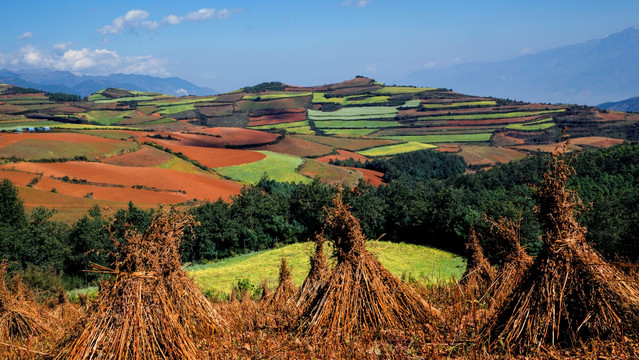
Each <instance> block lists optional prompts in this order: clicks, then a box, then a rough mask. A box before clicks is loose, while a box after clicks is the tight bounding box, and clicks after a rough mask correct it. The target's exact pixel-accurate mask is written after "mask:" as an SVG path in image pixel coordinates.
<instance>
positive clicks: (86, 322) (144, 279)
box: [53, 211, 221, 360]
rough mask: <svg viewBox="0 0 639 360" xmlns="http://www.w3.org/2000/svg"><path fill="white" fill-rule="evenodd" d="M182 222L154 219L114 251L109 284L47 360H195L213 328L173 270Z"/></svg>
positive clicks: (199, 299)
mask: <svg viewBox="0 0 639 360" xmlns="http://www.w3.org/2000/svg"><path fill="white" fill-rule="evenodd" d="M192 223H193V219H192V218H191V217H190V216H186V215H184V214H180V213H177V212H175V211H161V212H160V213H159V215H157V216H156V217H155V218H154V220H153V222H152V224H151V226H150V227H149V229H148V230H147V231H146V232H145V233H144V234H139V233H135V232H129V233H127V235H126V236H125V241H124V243H122V244H119V249H120V256H119V257H118V259H116V261H115V263H114V264H113V265H114V269H113V270H111V269H107V268H101V271H102V272H105V273H110V274H112V278H111V279H108V280H103V281H102V282H101V284H100V292H99V294H98V298H97V299H96V300H95V301H94V302H93V303H92V304H91V307H90V309H89V312H88V315H87V316H85V317H84V318H83V319H81V320H80V321H79V322H78V324H77V325H76V326H75V327H74V328H73V329H72V330H71V331H70V332H69V333H68V334H67V336H66V337H65V339H64V340H63V341H61V342H60V343H59V344H58V346H57V348H56V351H55V352H54V354H53V358H55V359H176V360H177V359H198V358H200V355H199V350H198V348H197V345H198V344H197V343H198V341H199V340H201V339H202V338H203V337H205V336H206V337H208V336H210V335H211V334H212V333H213V332H214V330H215V328H216V327H218V326H219V325H220V323H221V320H220V319H219V318H218V316H217V314H216V312H215V311H214V309H213V308H212V306H211V305H210V303H209V302H208V301H207V300H206V298H205V297H204V296H203V295H202V293H201V292H200V291H199V290H198V289H197V287H196V285H195V283H194V282H193V281H192V280H191V279H190V278H189V277H188V276H187V275H186V273H185V272H184V271H183V270H182V268H181V263H180V255H179V251H178V250H179V243H180V240H181V237H182V234H183V230H184V227H185V226H187V225H190V224H192Z"/></svg>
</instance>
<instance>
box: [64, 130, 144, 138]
mask: <svg viewBox="0 0 639 360" xmlns="http://www.w3.org/2000/svg"><path fill="white" fill-rule="evenodd" d="M69 132H73V133H76V134H85V135H93V136H98V137H102V138H106V139H113V140H127V139H129V138H130V137H132V135H130V134H127V133H125V132H122V131H117V130H102V131H94V130H75V131H73V130H72V131H69Z"/></svg>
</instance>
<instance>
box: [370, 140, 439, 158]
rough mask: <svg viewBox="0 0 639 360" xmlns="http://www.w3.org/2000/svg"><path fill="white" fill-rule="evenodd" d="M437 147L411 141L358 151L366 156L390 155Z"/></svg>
mask: <svg viewBox="0 0 639 360" xmlns="http://www.w3.org/2000/svg"><path fill="white" fill-rule="evenodd" d="M435 147H436V146H435V145H429V144H423V143H420V142H414V141H409V142H407V143H404V144H395V145H387V146H379V147H376V148H372V149H368V150H363V151H358V153H359V154H361V155H364V156H388V155H395V154H402V153H407V152H411V151H417V150H425V149H432V148H435Z"/></svg>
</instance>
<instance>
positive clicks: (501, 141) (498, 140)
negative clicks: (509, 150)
mask: <svg viewBox="0 0 639 360" xmlns="http://www.w3.org/2000/svg"><path fill="white" fill-rule="evenodd" d="M525 143H526V142H525V141H524V140H522V139H518V138H516V137H513V136H510V133H501V132H500V133H496V134H495V135H493V144H494V145H495V146H512V145H524V144H525Z"/></svg>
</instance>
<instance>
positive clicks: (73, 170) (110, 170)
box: [2, 161, 241, 200]
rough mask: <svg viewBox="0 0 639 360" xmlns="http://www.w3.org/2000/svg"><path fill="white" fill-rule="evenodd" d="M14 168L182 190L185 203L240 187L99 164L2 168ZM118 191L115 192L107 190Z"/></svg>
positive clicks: (166, 171) (209, 179) (184, 175)
mask: <svg viewBox="0 0 639 360" xmlns="http://www.w3.org/2000/svg"><path fill="white" fill-rule="evenodd" d="M12 167H15V168H16V169H18V170H23V171H29V172H42V173H43V174H44V176H46V177H48V176H55V177H63V176H68V177H70V178H74V177H75V178H77V179H84V180H87V181H89V182H96V183H107V184H118V185H126V186H134V185H144V186H147V187H153V188H156V189H160V190H184V191H185V192H186V196H187V198H188V199H195V198H196V199H201V200H203V199H209V200H217V199H218V198H220V197H222V198H223V199H229V198H230V197H231V196H232V195H235V194H238V193H239V191H240V188H241V186H240V185H239V184H237V183H234V182H232V181H229V180H223V179H217V178H214V177H212V176H211V177H207V176H201V175H195V174H187V173H183V172H179V171H175V170H171V169H161V168H139V167H124V166H116V165H109V164H102V163H91V162H79V161H69V162H64V163H25V162H21V163H15V164H10V165H3V166H2V168H12ZM108 190H110V191H114V192H116V191H118V190H119V189H118V188H108Z"/></svg>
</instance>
